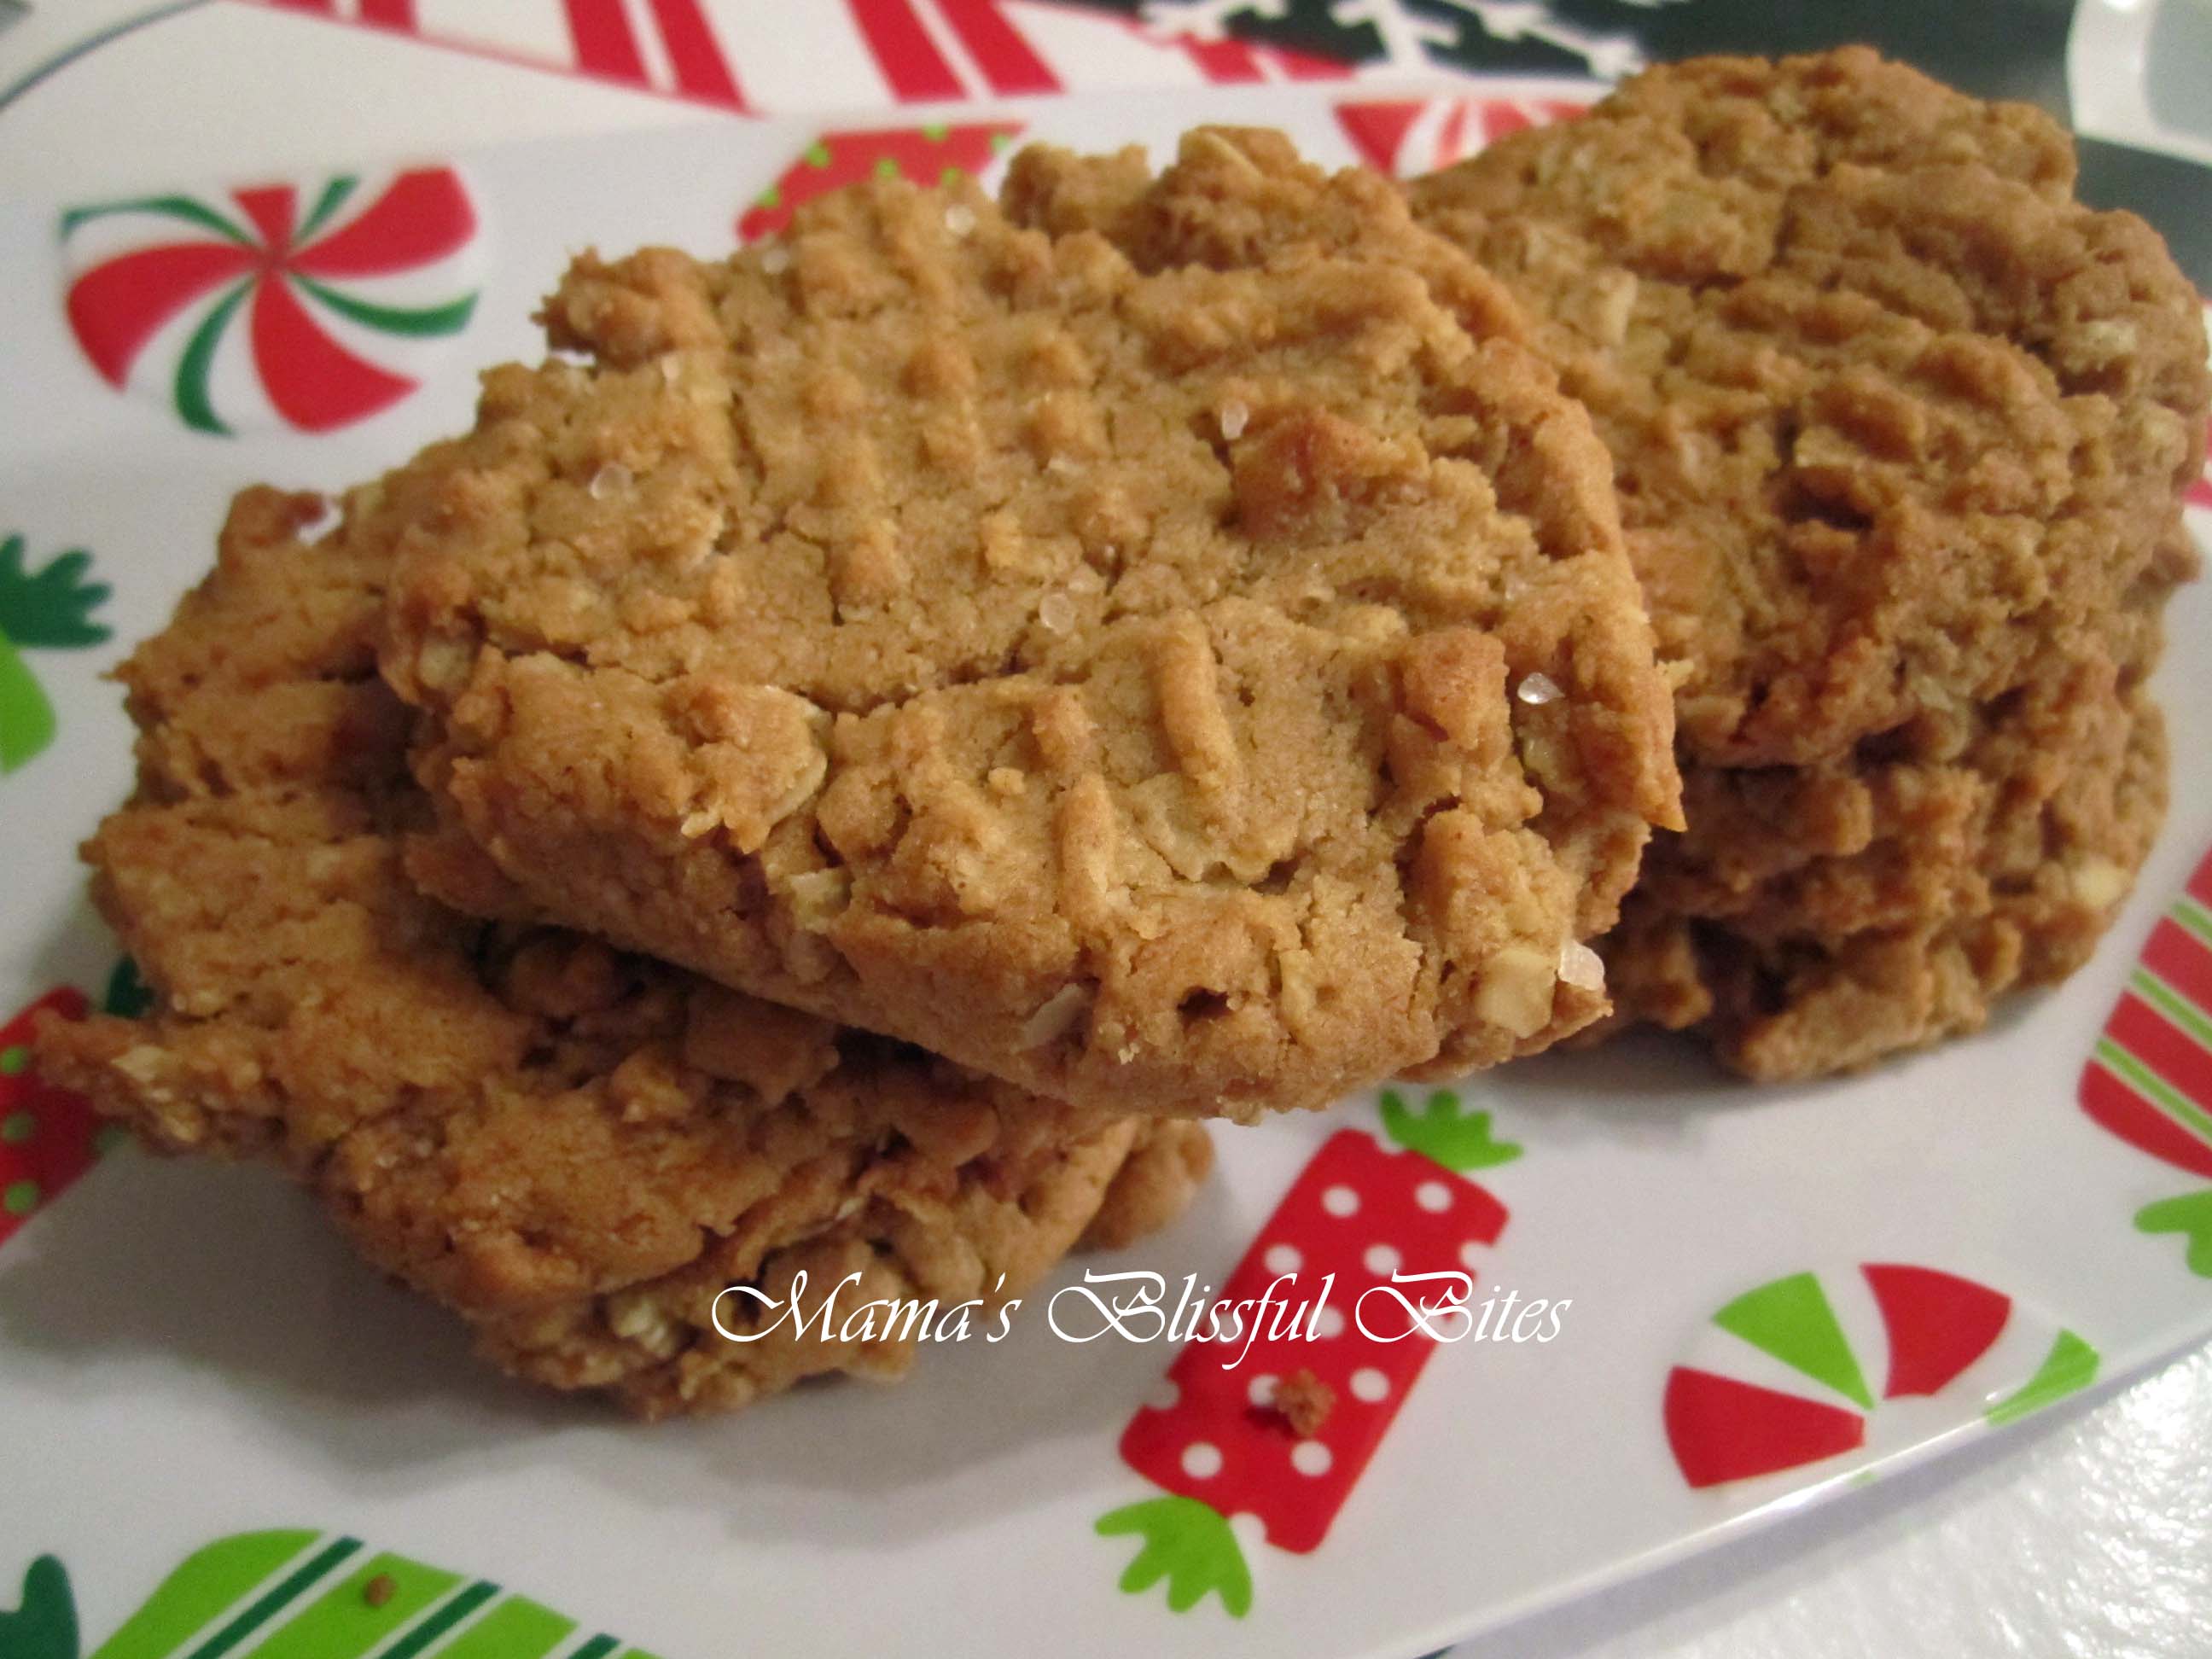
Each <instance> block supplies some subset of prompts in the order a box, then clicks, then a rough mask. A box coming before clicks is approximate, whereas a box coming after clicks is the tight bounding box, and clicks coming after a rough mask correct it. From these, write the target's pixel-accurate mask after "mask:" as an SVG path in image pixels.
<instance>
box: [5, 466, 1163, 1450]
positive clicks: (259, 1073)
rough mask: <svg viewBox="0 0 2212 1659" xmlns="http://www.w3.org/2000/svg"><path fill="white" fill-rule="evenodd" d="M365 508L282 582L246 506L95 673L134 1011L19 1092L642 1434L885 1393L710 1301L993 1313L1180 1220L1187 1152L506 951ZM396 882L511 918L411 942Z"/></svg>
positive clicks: (275, 514)
mask: <svg viewBox="0 0 2212 1659" xmlns="http://www.w3.org/2000/svg"><path fill="white" fill-rule="evenodd" d="M378 500H379V497H378V495H377V492H374V491H370V492H366V493H365V494H364V495H359V496H356V500H355V501H354V502H353V503H352V506H351V508H350V510H349V513H348V516H347V517H346V519H345V520H344V521H343V522H342V524H341V525H340V526H339V527H338V528H337V529H336V530H335V531H333V532H331V535H329V536H328V537H327V538H325V539H324V540H323V541H321V542H319V543H318V544H314V545H312V546H311V545H307V544H304V543H303V542H302V541H301V539H300V534H299V532H300V527H301V525H302V524H303V523H304V522H306V521H307V520H311V519H313V517H314V516H315V515H316V513H317V512H318V511H319V502H318V501H317V500H316V498H313V497H304V496H291V495H280V494H278V493H276V492H275V491H270V490H251V491H248V492H247V493H246V495H243V496H241V497H240V500H239V501H238V502H237V504H236V506H235V507H234V509H233V511H232V514H231V518H230V521H229V524H228V526H227V528H226V529H225V530H224V532H223V535H222V549H221V562H220V564H219V566H218V568H217V569H216V572H215V573H214V574H212V575H211V576H210V578H209V579H208V580H207V581H206V582H204V584H203V585H202V586H201V587H200V588H199V590H198V591H197V592H195V593H194V594H192V595H191V597H190V598H188V599H186V600H185V603H184V604H183V605H182V606H181V608H180V609H179V611H178V614H177V617H176V619H175V620H174V621H173V623H171V625H170V626H169V628H168V629H167V630H166V631H165V632H163V633H161V634H160V635H156V636H155V638H153V639H152V640H149V641H147V642H146V643H145V644H144V645H143V646H142V647H139V649H138V651H137V653H136V654H135V655H133V657H132V658H131V660H130V662H129V663H128V664H127V665H126V666H125V668H124V670H123V671H122V678H123V679H124V682H125V684H126V685H127V686H128V687H129V688H130V694H131V711H132V714H133V716H134V717H135V719H136V720H137V723H138V726H139V728H140V732H141V736H140V740H139V768H140V777H139V787H138V792H137V796H136V798H135V799H133V800H132V802H131V804H130V805H128V806H126V807H125V808H124V809H123V810H122V811H119V812H118V813H116V814H115V815H114V816H113V817H111V818H110V819H109V820H108V822H107V823H106V824H105V825H104V826H103V827H102V828H101V829H100V832H99V834H98V836H96V837H95V838H94V841H93V842H91V843H90V845H89V847H88V857H89V858H90V860H91V861H92V863H93V865H94V869H95V871H96V872H97V878H96V891H97V895H98V896H99V899H100V904H101V907H102V908H103V909H104V910H105V911H106V914H107V915H109V917H110V918H111V919H112V921H113V922H114V923H115V925H116V927H118V930H119V931H120V932H121V933H122V935H123V937H124V939H125V941H126V943H127V944H128V945H129V947H130V949H131V952H132V954H133V955H134V956H135V957H137V961H138V962H139V963H140V965H141V967H142V968H143V970H144V972H145V974H146V975H147V978H148V980H149V982H150V983H151V985H152V986H153V987H154V988H155V991H156V992H157V993H158V996H157V1000H156V1002H155V1007H154V1009H153V1011H152V1012H149V1013H148V1014H147V1015H146V1016H145V1017H144V1018H138V1019H116V1018H94V1019H92V1020H89V1021H87V1022H84V1023H82V1024H63V1023H54V1024H48V1025H47V1026H46V1029H45V1030H43V1031H42V1032H41V1034H40V1065H41V1066H42V1067H43V1068H44V1069H45V1071H46V1073H47V1074H48V1075H50V1076H52V1078H54V1079H56V1080H57V1081H59V1082H61V1083H63V1084H64V1085H66V1086H69V1087H71V1088H76V1089H79V1090H82V1091H85V1092H86V1093H87V1094H88V1095H89V1096H91V1097H92V1098H93V1100H94V1103H96V1104H97V1105H98V1106H99V1108H100V1109H101V1110H102V1111H104V1112H106V1113H108V1114H110V1115H113V1116H116V1117H119V1118H121V1119H123V1120H124V1121H126V1122H128V1123H130V1124H131V1126H132V1127H134V1128H136V1129H137V1131H138V1133H139V1134H140V1135H141V1137H142V1138H143V1139H145V1140H146V1141H147V1142H148V1143H149V1144H150V1145H151V1146H155V1148H157V1149H159V1150H162V1151H167V1152H197V1153H206V1154H213V1155H217V1156H225V1157H239V1158H259V1159H263V1160H265V1161H268V1162H270V1163H273V1164H276V1165H278V1166H279V1167H281V1168H283V1169H284V1170H287V1171H289V1173H290V1174H291V1175H293V1176H295V1177H296V1178H297V1179H299V1180H300V1181H301V1182H303V1183H305V1184H306V1185H307V1187H308V1188H311V1189H312V1190H313V1192H314V1193H315V1194H317V1195H318V1197H319V1199H320V1200H321V1201H322V1202H323V1204H324V1205H325V1206H327V1208H328V1209H329V1211H330V1212H331V1214H332V1215H333V1216H334V1217H335V1218H336V1219H337V1223H338V1225H340V1226H341V1227H342V1228H343V1230H344V1231H346V1232H347V1233H348V1234H349V1236H350V1237H351V1238H352V1239H353V1241H354V1242H355V1243H356V1244H357V1245H358V1246H359V1248H360V1249H361V1250H362V1253H363V1254H364V1255H366V1256H368V1259H369V1260H370V1261H373V1262H374V1263H375V1264H376V1265H377V1266H379V1267H382V1268H384V1269H386V1270H387V1271H389V1272H391V1273H394V1274H396V1275H397V1276H398V1277H399V1278H401V1279H404V1280H405V1281H407V1282H408V1283H409V1284H410V1285H414V1286H416V1288H418V1289H420V1290H422V1291H427V1292H428V1293H429V1294H430V1295H432V1296H434V1297H437V1298H438V1299H439V1300H440V1301H441V1302H443V1303H445V1304H447V1305H449V1306H451V1307H453V1309H455V1310H458V1311H459V1313H460V1314H461V1315H462V1316H464V1317H465V1318H466V1319H467V1320H468V1321H469V1322H471V1325H472V1326H473V1327H474V1329H475V1332H476V1334H477V1341H478V1345H479V1346H480V1348H481V1349H482V1351H483V1352H484V1353H485V1354H486V1355H488V1356H489V1358H492V1359H494V1360H495V1361H496V1362H497V1363H499V1364H501V1365H502V1366H504V1367H506V1368H507V1370H510V1371H513V1372H514V1373H515V1374H517V1375H519V1376H524V1377H526V1378H528V1379H530V1380H532V1381H534V1382H538V1383H549V1384H551V1385H553V1386H555V1387H556V1388H563V1389H604V1390H607V1391H609V1392H611V1394H612V1395H614V1396H616V1397H617V1399H618V1400H619V1401H621V1402H622V1403H623V1405H625V1406H626V1407H629V1408H630V1409H631V1410H633V1411H635V1412H637V1413H641V1414H643V1415H646V1416H648V1417H657V1416H661V1415H664V1414H665V1413H673V1412H687V1411H702V1410H713V1409H723V1408H729V1407H738V1406H742V1405H744V1404H746V1403H747V1402H749V1401H752V1400H755V1399H757V1398H759V1397H761V1396H762V1395H767V1394H769V1393H773V1392H775V1390H778V1389H783V1388H786V1387H787V1386H789V1385H790V1384H792V1383H795V1382H797V1381H798V1380H799V1379H800V1378H802V1377H805V1376H811V1375H816V1374H819V1373H825V1372H841V1371H842V1372H855V1373H861V1374H866V1375H869V1376H891V1375H896V1374H897V1373H898V1372H900V1371H901V1370H903V1369H904V1368H905V1366H906V1364H908V1360H909V1358H911V1356H912V1353H913V1351H914V1348H915V1342H914V1340H913V1336H912V1332H911V1329H910V1328H909V1329H906V1330H894V1329H892V1328H890V1325H889V1323H888V1321H886V1322H883V1323H880V1324H878V1326H876V1327H875V1328H872V1329H867V1330H863V1329H860V1328H854V1329H853V1330H851V1331H849V1332H848V1331H846V1330H844V1329H843V1328H842V1319H841V1320H840V1322H839V1323H838V1325H837V1326H836V1327H833V1329H832V1331H831V1333H830V1334H829V1336H828V1337H827V1338H824V1337H823V1336H822V1335H820V1334H817V1331H816V1330H815V1329H814V1328H810V1329H809V1330H808V1332H807V1333H806V1334H805V1335H798V1334H793V1332H792V1331H791V1330H790V1329H789V1328H787V1327H786V1328H781V1329H776V1330H775V1331H774V1332H773V1334H769V1335H768V1336H766V1337H764V1338H763V1339H762V1340H756V1341H750V1342H738V1341H732V1340H726V1339H725V1338H724V1336H723V1335H721V1334H720V1333H718V1331H717V1330H716V1329H715V1328H714V1310H715V1302H716V1298H717V1297H718V1296H719V1295H720V1293H721V1292H722V1291H724V1290H725V1289H726V1287H728V1286H730V1285H748V1286H751V1287H754V1288H755V1289H757V1290H758V1291H761V1292H762V1293H763V1294H764V1295H766V1296H769V1297H772V1298H775V1299H777V1300H781V1299H784V1298H787V1297H789V1296H790V1294H791V1292H792V1290H793V1285H794V1283H795V1282H797V1280H798V1276H799V1274H800V1273H802V1272H803V1273H805V1274H806V1275H807V1279H806V1282H807V1284H808V1285H809V1287H810V1288H809V1291H808V1297H809V1301H810V1307H809V1311H810V1312H811V1310H812V1309H811V1304H812V1303H813V1302H814V1301H815V1300H817V1299H818V1297H819V1296H820V1294H821V1293H822V1292H823V1291H825V1290H827V1289H829V1287H833V1286H835V1285H837V1284H838V1283H839V1281H841V1280H842V1279H845V1278H846V1276H847V1275H848V1274H857V1275H858V1278H857V1279H855V1280H854V1284H853V1285H852V1287H851V1288H850V1289H848V1291H845V1292H844V1293H843V1294H842V1296H841V1297H840V1298H839V1303H838V1305H839V1307H840V1308H842V1309H845V1310H850V1309H851V1308H853V1307H854V1306H855V1305H856V1304H860V1303H863V1302H866V1301H868V1300H870V1299H872V1298H907V1299H928V1298H935V1299H937V1300H938V1301H939V1303H940V1304H944V1305H945V1306H948V1307H949V1306H950V1305H951V1304H957V1303H959V1302H962V1301H964V1300H967V1299H969V1298H971V1297H979V1298H982V1299H983V1301H984V1302H985V1303H986V1304H996V1303H997V1302H999V1301H1000V1300H1001V1299H1002V1298H1004V1297H1009V1296H1014V1295H1018V1294H1019V1293H1020V1292H1021V1291H1023V1290H1024V1288H1025V1287H1026V1286H1027V1285H1029V1284H1030V1282H1031V1281H1032V1280H1034V1279H1036V1278H1037V1277H1038V1276H1039V1275H1040V1274H1042V1273H1043V1272H1045V1271H1046V1270H1047V1269H1048V1267H1051V1266H1052V1265H1053V1264H1054V1262H1055V1261H1057V1260H1058V1259H1059V1258H1060V1255H1062V1254H1063V1253H1064V1252H1065V1251H1066V1249H1069V1247H1071V1246H1072V1245H1073V1244H1074V1243H1075V1242H1076V1241H1077V1239H1078V1237H1079V1235H1081V1234H1082V1233H1083V1232H1084V1231H1085V1229H1086V1228H1089V1229H1091V1230H1093V1231H1099V1232H1102V1233H1103V1234H1104V1235H1106V1236H1107V1237H1108V1238H1109V1241H1110V1242H1126V1240H1127V1238H1129V1237H1133V1236H1135V1235H1136V1234H1137V1233H1139V1232H1140V1231H1144V1230H1145V1229H1146V1228H1147V1227H1149V1226H1152V1225H1158V1224H1159V1223H1161V1222H1163V1221H1164V1220H1166V1219H1168V1218H1171V1217H1172V1216H1173V1215H1174V1214H1175V1212H1176V1211H1177V1210H1178V1209H1180V1208H1181V1206H1182V1202H1183V1201H1184V1200H1185V1199H1186V1198H1188V1195H1189V1194H1190V1192H1191V1190H1192V1189H1193V1188H1194V1186H1195V1184H1196V1182H1197V1181H1198V1179H1199V1178H1200V1176H1201V1175H1202V1174H1203V1172H1204V1170H1205V1168H1206V1146H1205V1143H1204V1139H1203V1132H1202V1129H1201V1128H1200V1126H1198V1125H1195V1124H1187V1123H1164V1122H1158V1121H1143V1122H1140V1121H1138V1120H1135V1119H1106V1118H1101V1117H1098V1116H1097V1115H1090V1114H1085V1113H1079V1112H1077V1111H1075V1110H1073V1109H1070V1108H1067V1107H1064V1106H1060V1105H1058V1104H1055V1103H1049V1102H1046V1101H1042V1100H1039V1099H1036V1098H1034V1097H1029V1096H1026V1095H1024V1094H1023V1093H1022V1092H1021V1091H1018V1090H1016V1089H1013V1088H1012V1087H1010V1086H1009V1085H1004V1084H1000V1083H994V1082H991V1081H988V1080H987V1079H981V1078H978V1077H975V1076H974V1075H972V1074H969V1073H962V1072H960V1071H958V1070H957V1069H955V1068H954V1067H952V1066H949V1065H947V1064H945V1063H944V1062H942V1061H939V1060H934V1059H933V1058H931V1057H929V1056H927V1055H924V1054H921V1053H919V1052H917V1051H915V1050H914V1049H911V1048H905V1047H902V1045H900V1044H897V1043H896V1042H889V1041H887V1040H885V1039H883V1038H880V1037H875V1036H867V1035H865V1034H862V1033H860V1032H856V1031H851V1030H839V1029H838V1028H836V1027H835V1026H832V1025H829V1024H826V1023H824V1022H823V1021H822V1020H819V1019H817V1018H812V1017H811V1016H808V1015H805V1014H799V1013H794V1012H790V1011H788V1010H786V1009H782V1008H777V1007H773V1006H769V1005H767V1004H764V1003H759V1002H756V1001H753V1000H750V998H747V997H744V996H742V995H739V994H737V993H734V992H732V991H728V990H726V989H724V988H723V987H720V986H717V985H714V984H711V983H709V982H708V981H703V980H700V979H696V978H695V977H693V976H691V975H688V974H685V973H684V972H681V971H679V970H677V969H670V968H667V967H665V966H662V965H661V964H659V963H653V962H649V961H647V960H645V959H643V958H641V957H632V956H624V955H622V954H620V953H618V952H617V951H613V950H611V949H609V948H608V947H606V946H605V945H600V944H599V943H597V942H595V941H593V940H590V939H584V938H581V937H580V936H578V935H576V934H574V933H563V932H561V931H559V930H557V929H554V928H550V927H543V926H534V925H532V924H531V923H530V922H529V921H526V920H523V919H520V900H519V898H518V897H517V896H515V895H513V893H512V892H511V891H510V890H503V889H501V887H500V885H499V882H500V878H498V876H497V874H496V872H493V871H491V870H489V866H485V865H484V864H483V860H482V859H481V856H480V855H478V854H476V853H475V850H474V848H472V847H469V846H466V845H465V844H462V845H456V844H454V843H453V842H452V841H451V840H450V839H449V838H445V837H441V836H437V835H436V834H435V833H434V832H432V830H431V818H430V815H429V813H428V804H427V802H426V801H425V800H424V799H422V795H421V793H420V792H419V791H418V790H417V789H416V787H415V786H414V784H413V782H412V780H411V779H410V777H409V775H408V773H407V768H406V758H405V738H406V732H407V719H406V711H405V708H404V706H403V705H402V704H401V703H400V702H399V701H398V698H396V697H394V696H392V694H391V692H390V690H389V689H388V688H386V686H385V685H384V684H382V683H381V681H380V680H379V679H378V678H377V677H376V671H375V655H374V646H373V635H374V629H375V627H376V624H377V622H378V618H379V615H380V608H381V603H382V592H383V586H384V579H385V574H386V565H387V563H388V557H389V550H390V546H391V542H392V538H391V535H390V534H389V532H388V529H387V528H386V526H382V525H380V524H379V523H377V522H375V519H376V513H377V512H378V511H379V510H380V509H379V507H377V506H374V505H371V504H370V503H374V502H376V501H378ZM382 501H383V506H384V507H387V508H388V507H389V506H390V505H391V498H389V497H384V498H382ZM410 862H411V863H413V864H415V865H416V866H418V867H419V868H420V869H421V870H422V872H423V873H424V875H425V876H426V878H429V879H431V880H432V881H433V883H434V884H437V885H441V886H449V887H452V888H454V889H456V890H463V891H465V892H467V893H468V894H469V895H470V896H471V897H472V898H474V899H476V900H477V901H478V902H479V903H480V904H481V905H482V906H483V908H506V909H508V910H511V911H514V912H516V914H517V915H518V919H517V920H512V921H503V922H486V921H478V920H476V919H473V918H470V917H465V916H463V915H459V914H458V913H457V912H455V911H453V910H452V909H450V908H447V907H446V906H444V905H441V904H440V903H437V902H435V901H433V900H432V899H430V898H428V897H426V896H423V894H422V892H421V891H419V890H418V889H417V887H416V884H414V883H413V882H411V881H410V878H409V877H408V874H407V872H406V868H405V866H406V865H407V864H409V863H410ZM720 1312H721V1317H722V1323H723V1325H724V1326H725V1327H727V1328H731V1329H733V1330H739V1331H743V1330H744V1329H745V1328H748V1327H750V1328H752V1329H754V1330H760V1329H766V1328H769V1326H770V1325H771V1324H772V1322H773V1321H774V1319H775V1314H774V1313H771V1312H770V1311H769V1310H768V1309H767V1308H766V1307H764V1306H763V1304H762V1303H761V1302H760V1300H759V1299H758V1298H757V1297H743V1296H733V1297H723V1298H722V1300H721V1304H720Z"/></svg>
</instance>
